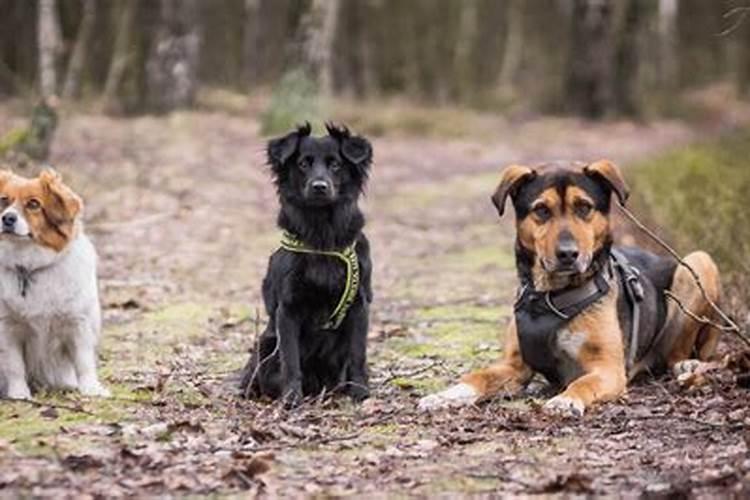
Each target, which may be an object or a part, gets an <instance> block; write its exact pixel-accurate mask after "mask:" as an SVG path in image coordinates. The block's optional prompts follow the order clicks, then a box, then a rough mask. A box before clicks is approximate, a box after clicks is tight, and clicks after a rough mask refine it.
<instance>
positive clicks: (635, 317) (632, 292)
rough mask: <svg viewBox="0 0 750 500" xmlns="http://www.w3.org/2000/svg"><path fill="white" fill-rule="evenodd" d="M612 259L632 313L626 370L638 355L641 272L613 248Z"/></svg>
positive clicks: (642, 291)
mask: <svg viewBox="0 0 750 500" xmlns="http://www.w3.org/2000/svg"><path fill="white" fill-rule="evenodd" d="M611 255H612V260H613V262H614V266H615V268H616V269H617V271H618V272H619V273H620V276H621V278H622V283H623V288H624V289H625V295H627V298H628V302H630V307H632V315H631V318H632V320H631V322H630V339H629V343H630V345H629V346H628V356H627V359H626V363H627V365H626V367H627V370H628V372H629V371H630V369H631V368H632V367H633V365H634V364H635V361H636V356H637V355H638V344H639V342H638V336H639V334H640V322H641V306H640V303H641V302H642V301H643V298H644V290H643V284H642V283H641V273H640V271H638V269H637V268H636V267H634V266H631V265H630V262H629V261H628V258H627V257H625V255H624V254H623V253H621V252H619V251H617V250H615V249H612V251H611Z"/></svg>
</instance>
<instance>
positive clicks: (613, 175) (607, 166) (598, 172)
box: [583, 160, 630, 206]
mask: <svg viewBox="0 0 750 500" xmlns="http://www.w3.org/2000/svg"><path fill="white" fill-rule="evenodd" d="M583 173H584V174H586V175H587V176H589V177H591V178H592V179H594V180H596V181H598V182H604V183H605V185H606V186H607V189H608V190H609V191H610V192H611V191H614V193H615V194H616V195H617V200H618V201H619V202H620V205H622V206H625V202H626V201H628V197H629V196H630V190H629V189H628V185H627V184H626V183H625V178H624V177H623V175H622V172H621V171H620V169H619V167H618V166H617V165H615V164H614V163H612V162H611V161H609V160H599V161H595V162H594V163H591V164H589V165H586V166H585V167H583Z"/></svg>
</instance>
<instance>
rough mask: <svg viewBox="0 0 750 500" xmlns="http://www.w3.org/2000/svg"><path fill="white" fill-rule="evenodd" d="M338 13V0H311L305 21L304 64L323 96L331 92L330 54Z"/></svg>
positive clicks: (331, 64) (331, 65)
mask: <svg viewBox="0 0 750 500" xmlns="http://www.w3.org/2000/svg"><path fill="white" fill-rule="evenodd" d="M338 14H339V0H313V2H312V5H311V6H310V11H309V12H308V13H307V19H306V22H305V24H306V26H305V28H306V37H305V38H306V39H305V43H304V58H305V61H304V62H305V66H307V68H308V71H309V72H310V75H311V76H312V78H313V79H315V81H316V82H317V84H318V90H319V92H320V93H321V94H322V95H324V96H330V95H332V94H333V62H332V56H333V42H334V39H335V36H336V27H337V25H338Z"/></svg>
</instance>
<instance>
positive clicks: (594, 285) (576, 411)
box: [419, 160, 721, 415]
mask: <svg viewBox="0 0 750 500" xmlns="http://www.w3.org/2000/svg"><path fill="white" fill-rule="evenodd" d="M613 194H614V195H615V196H616V197H617V198H618V199H619V201H620V203H624V202H625V200H626V199H627V196H628V189H627V186H626V184H625V181H624V179H623V176H622V174H621V172H620V170H619V169H618V168H617V166H616V165H614V164H613V163H611V162H609V161H606V160H602V161H598V162H595V163H593V164H589V165H583V164H573V165H564V166H560V165H550V166H547V167H539V168H530V167H527V166H519V165H513V166H510V167H508V168H506V169H505V171H504V172H503V174H502V179H501V181H500V184H499V186H498V187H497V190H496V192H495V194H494V196H493V197H492V201H493V203H494V204H495V206H496V208H497V210H498V212H499V214H500V215H502V214H503V211H504V206H505V202H506V200H507V198H509V197H510V198H511V199H512V201H513V205H514V208H515V212H516V245H515V252H516V267H517V270H518V276H519V280H520V287H519V293H518V299H517V302H516V305H515V307H514V316H513V319H512V320H511V322H510V326H509V328H508V331H507V333H506V336H505V349H504V353H503V357H502V359H501V360H500V361H499V362H497V363H496V364H494V365H492V366H490V367H488V368H486V369H483V370H478V371H475V372H473V373H469V374H467V375H465V376H464V377H463V378H462V380H461V383H459V384H456V385H454V386H452V387H450V388H448V389H446V390H444V391H442V392H439V393H437V394H433V395H430V396H426V397H424V398H422V400H421V401H420V403H419V406H420V408H422V409H425V410H428V409H434V408H439V407H446V406H458V405H466V404H472V403H474V402H476V401H479V400H481V399H485V398H489V397H491V396H494V395H496V394H501V393H504V394H508V393H515V392H517V391H519V390H520V389H522V388H523V387H524V385H525V384H527V383H528V382H529V381H530V379H531V378H532V376H533V375H534V373H541V374H543V375H544V376H545V378H547V380H548V381H549V382H551V383H552V385H553V386H556V387H557V388H558V389H559V390H560V393H559V394H558V395H557V396H555V397H553V398H552V399H550V400H549V401H547V403H546V405H545V408H546V409H548V410H551V411H553V412H557V413H563V414H571V415H582V414H583V412H584V410H585V409H586V408H587V407H589V406H590V405H592V404H593V403H596V402H598V401H605V400H611V399H613V398H617V397H618V396H620V395H621V394H623V392H624V391H625V388H626V384H627V383H628V381H629V380H631V379H632V378H633V377H634V376H636V375H637V374H638V373H640V372H643V371H647V372H650V373H654V372H658V371H663V370H665V369H671V370H672V371H673V372H674V373H675V374H677V375H679V374H681V373H684V372H686V371H691V370H693V369H695V368H696V367H697V366H698V365H699V364H700V362H702V361H705V360H707V359H709V358H710V357H711V356H712V355H713V353H714V351H715V348H716V343H717V341H718V336H719V331H718V330H716V329H714V328H712V327H708V326H703V325H701V324H699V323H697V322H695V321H693V320H692V319H690V318H689V317H687V316H686V315H685V314H684V313H682V312H681V310H680V309H679V307H678V305H677V304H675V303H674V302H673V301H669V303H667V301H666V298H665V293H664V292H665V291H666V290H669V291H670V292H671V293H672V294H673V295H674V296H675V297H677V298H678V299H679V300H680V301H681V302H682V304H684V306H685V307H687V308H688V309H690V310H692V311H693V312H695V313H696V314H698V315H705V316H707V317H713V316H714V314H713V311H712V309H711V307H710V305H709V303H708V301H707V300H706V299H705V298H704V296H703V295H702V293H701V292H700V289H699V288H698V287H697V285H696V284H695V282H694V281H693V279H692V277H691V275H690V273H689V271H688V270H686V269H685V268H683V267H677V265H676V263H674V262H672V261H670V260H669V259H665V258H662V257H659V256H656V255H654V254H651V253H649V252H646V251H644V250H642V249H638V248H622V247H614V246H613V238H612V232H611V223H610V200H611V198H612V195H613ZM685 261H687V263H688V264H689V265H690V266H691V267H692V268H694V269H695V271H696V272H697V274H698V275H699V277H700V280H701V282H702V284H703V285H704V286H705V288H706V293H707V296H708V297H709V298H710V299H711V300H712V301H714V302H716V301H718V299H719V295H720V291H721V286H720V282H719V273H718V270H717V268H716V265H715V264H714V262H713V260H712V259H711V257H710V256H709V255H708V254H706V253H705V252H694V253H691V254H690V255H688V256H687V257H685ZM634 310H637V314H634ZM634 325H635V326H634ZM693 356H694V357H696V358H697V359H689V358H691V357H693Z"/></svg>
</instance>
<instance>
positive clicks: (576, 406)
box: [544, 394, 586, 417]
mask: <svg viewBox="0 0 750 500" xmlns="http://www.w3.org/2000/svg"><path fill="white" fill-rule="evenodd" d="M544 410H545V411H547V412H549V413H554V414H556V415H561V416H565V417H582V416H583V413H584V411H586V405H584V404H583V401H581V400H580V399H577V398H571V397H568V396H565V395H564V394H558V395H557V396H555V397H554V398H552V399H550V400H549V401H547V403H545V405H544Z"/></svg>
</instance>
